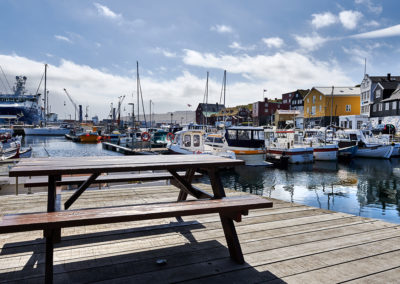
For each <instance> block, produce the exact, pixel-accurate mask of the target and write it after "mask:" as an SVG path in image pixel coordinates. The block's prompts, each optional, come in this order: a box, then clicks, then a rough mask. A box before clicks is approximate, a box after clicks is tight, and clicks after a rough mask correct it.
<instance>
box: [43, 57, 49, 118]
mask: <svg viewBox="0 0 400 284" xmlns="http://www.w3.org/2000/svg"><path fill="white" fill-rule="evenodd" d="M47 99H48V98H47V64H45V65H44V125H47V105H48V102H47Z"/></svg>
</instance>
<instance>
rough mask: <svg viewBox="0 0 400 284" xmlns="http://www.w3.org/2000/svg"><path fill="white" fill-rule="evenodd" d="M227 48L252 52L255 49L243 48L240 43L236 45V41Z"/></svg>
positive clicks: (251, 47) (253, 47) (250, 47)
mask: <svg viewBox="0 0 400 284" xmlns="http://www.w3.org/2000/svg"><path fill="white" fill-rule="evenodd" d="M229 48H232V49H234V50H243V51H246V50H254V49H255V48H256V47H255V45H249V46H243V45H241V44H240V43H238V42H237V41H234V42H232V43H231V44H230V45H229Z"/></svg>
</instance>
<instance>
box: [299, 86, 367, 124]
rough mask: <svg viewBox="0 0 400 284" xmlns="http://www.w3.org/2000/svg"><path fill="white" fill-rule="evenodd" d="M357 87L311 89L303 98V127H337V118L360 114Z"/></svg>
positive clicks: (358, 90)
mask: <svg viewBox="0 0 400 284" xmlns="http://www.w3.org/2000/svg"><path fill="white" fill-rule="evenodd" d="M360 105H361V104H360V88H359V87H313V88H312V89H311V90H310V91H309V92H308V94H307V95H306V96H305V97H304V123H305V125H304V126H305V127H314V126H328V125H330V124H331V123H332V124H335V125H338V124H339V116H342V115H359V114H360Z"/></svg>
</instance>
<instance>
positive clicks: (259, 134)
mask: <svg viewBox="0 0 400 284" xmlns="http://www.w3.org/2000/svg"><path fill="white" fill-rule="evenodd" d="M225 140H226V142H227V144H228V146H231V147H248V148H263V147H264V145H265V141H264V129H263V128H262V127H240V126H237V127H230V128H227V129H226V131H225Z"/></svg>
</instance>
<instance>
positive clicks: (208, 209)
mask: <svg viewBox="0 0 400 284" xmlns="http://www.w3.org/2000/svg"><path fill="white" fill-rule="evenodd" d="M243 164H244V162H243V161H240V160H231V159H227V158H222V157H216V156H211V155H179V156H178V155H177V156H174V155H169V156H146V157H134V158H133V157H130V156H118V157H85V159H78V158H54V159H49V158H47V159H45V158H37V159H29V160H23V161H21V162H20V163H19V164H17V165H16V166H15V167H14V168H12V169H11V170H10V174H9V175H10V176H12V177H19V176H44V175H47V176H48V181H47V184H48V203H47V213H33V214H16V215H7V216H4V217H3V220H2V221H1V222H0V233H12V232H22V231H32V230H43V232H44V237H45V243H46V250H45V251H46V260H45V282H46V283H52V282H53V251H54V243H57V242H59V241H60V240H61V228H65V227H74V226H86V225H96V224H106V223H116V222H128V221H137V220H148V219H157V218H167V217H181V216H188V215H199V214H209V213H219V215H220V219H221V224H222V228H223V230H224V234H225V239H226V242H227V244H228V250H229V253H230V256H231V258H232V259H233V260H235V261H236V262H237V263H244V259H243V253H242V250H241V247H240V243H239V239H238V237H237V233H236V229H235V226H234V223H233V221H234V220H235V221H238V222H239V221H241V216H242V215H247V214H248V210H251V209H257V208H268V207H272V202H271V201H268V200H266V199H263V198H261V197H257V196H249V195H248V196H240V197H226V195H225V191H224V188H223V186H222V182H221V179H220V177H219V174H218V171H217V170H218V168H220V167H232V166H236V165H243ZM182 169H184V170H186V171H185V175H184V176H182V175H180V174H178V170H182ZM144 170H167V171H168V173H169V174H170V176H172V177H173V181H174V182H173V184H174V185H176V186H177V187H178V188H180V193H179V195H178V200H177V202H163V203H158V202H154V203H150V204H142V205H131V206H119V207H106V208H92V209H78V210H68V211H67V210H63V211H61V208H60V207H61V206H60V202H59V201H58V202H57V199H58V200H59V196H56V186H57V182H58V181H60V180H61V176H62V175H65V174H90V176H89V177H88V178H87V180H86V181H84V182H83V183H82V184H80V186H79V188H78V189H77V190H76V191H75V192H74V194H73V195H72V196H71V197H70V198H69V199H68V200H67V201H66V202H65V203H64V207H65V209H68V208H69V207H70V206H72V204H73V203H74V202H75V201H76V200H77V199H78V198H79V196H80V195H81V194H82V193H83V192H84V191H85V190H86V189H87V188H88V186H90V184H92V183H93V182H96V179H97V178H98V177H99V176H100V174H102V173H116V172H118V173H119V172H124V171H125V172H131V171H144ZM197 170H203V171H206V172H207V173H208V176H209V178H210V182H211V187H212V191H213V194H210V193H208V192H206V191H203V190H201V189H199V188H197V187H195V186H194V185H192V179H193V177H194V175H195V173H196V171H197ZM165 178H169V176H168V177H167V176H165ZM189 194H190V195H191V196H193V197H195V198H197V199H199V200H194V201H186V198H187V196H188V195H189ZM155 201H156V200H155Z"/></svg>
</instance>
